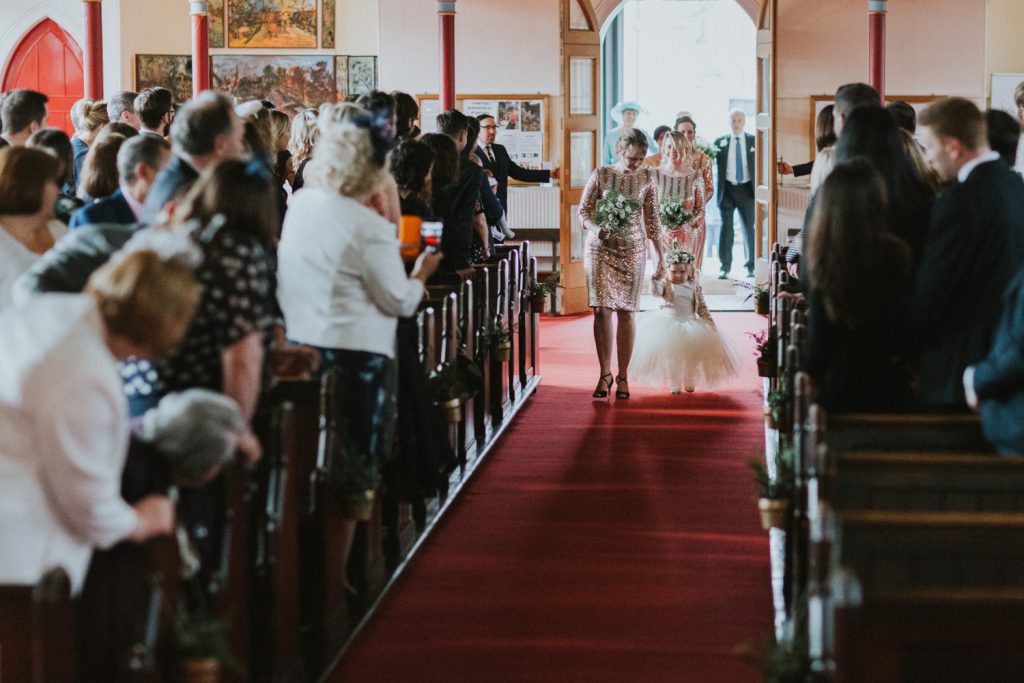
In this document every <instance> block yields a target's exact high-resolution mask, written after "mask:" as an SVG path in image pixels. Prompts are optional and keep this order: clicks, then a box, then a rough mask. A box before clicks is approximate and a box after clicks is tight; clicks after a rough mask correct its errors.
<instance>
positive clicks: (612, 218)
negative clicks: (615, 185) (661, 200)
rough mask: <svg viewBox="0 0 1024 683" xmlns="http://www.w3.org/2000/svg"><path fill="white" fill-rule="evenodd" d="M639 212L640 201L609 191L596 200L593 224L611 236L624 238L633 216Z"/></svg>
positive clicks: (615, 191)
mask: <svg viewBox="0 0 1024 683" xmlns="http://www.w3.org/2000/svg"><path fill="white" fill-rule="evenodd" d="M639 210H640V200H638V199H631V198H629V197H626V196H624V195H623V194H622V193H621V192H618V191H617V190H609V191H608V194H606V195H605V196H604V197H602V198H601V199H598V200H597V208H596V210H595V211H594V222H595V223H597V224H598V225H600V226H601V227H602V228H605V229H606V230H608V231H610V232H611V233H612V234H613V235H619V236H624V235H626V234H627V233H628V231H629V224H630V220H631V219H632V218H633V214H634V213H636V212H637V211H639Z"/></svg>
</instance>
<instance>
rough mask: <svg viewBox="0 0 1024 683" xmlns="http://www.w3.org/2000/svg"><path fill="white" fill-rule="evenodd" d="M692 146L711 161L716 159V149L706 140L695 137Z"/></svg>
mask: <svg viewBox="0 0 1024 683" xmlns="http://www.w3.org/2000/svg"><path fill="white" fill-rule="evenodd" d="M693 145H694V147H696V148H697V149H699V150H700V151H701V152H704V154H706V155H708V156H709V157H711V158H712V159H714V158H716V157H718V148H717V147H715V146H714V145H713V144H711V143H710V142H709V141H708V139H707V138H702V137H697V138H696V139H695V140H694V141H693Z"/></svg>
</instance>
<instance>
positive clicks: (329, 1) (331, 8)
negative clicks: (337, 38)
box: [320, 0, 338, 49]
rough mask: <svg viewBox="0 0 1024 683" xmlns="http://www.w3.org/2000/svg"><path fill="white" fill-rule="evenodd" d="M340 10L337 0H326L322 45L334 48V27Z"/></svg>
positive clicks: (321, 32) (321, 29) (321, 28)
mask: <svg viewBox="0 0 1024 683" xmlns="http://www.w3.org/2000/svg"><path fill="white" fill-rule="evenodd" d="M337 16H338V11H337V4H336V2H335V0H324V7H323V17H324V18H323V21H322V24H323V25H322V26H321V27H320V47H324V48H329V49H334V29H335V25H334V24H335V21H336V20H337Z"/></svg>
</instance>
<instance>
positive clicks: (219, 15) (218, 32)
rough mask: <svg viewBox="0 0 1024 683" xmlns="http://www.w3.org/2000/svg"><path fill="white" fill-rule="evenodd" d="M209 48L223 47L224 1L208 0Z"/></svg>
mask: <svg viewBox="0 0 1024 683" xmlns="http://www.w3.org/2000/svg"><path fill="white" fill-rule="evenodd" d="M210 47H224V0H210Z"/></svg>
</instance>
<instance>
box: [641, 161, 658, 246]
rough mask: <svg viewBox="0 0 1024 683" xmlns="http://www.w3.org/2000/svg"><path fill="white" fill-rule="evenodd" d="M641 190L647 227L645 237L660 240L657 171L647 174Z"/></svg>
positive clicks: (645, 225)
mask: <svg viewBox="0 0 1024 683" xmlns="http://www.w3.org/2000/svg"><path fill="white" fill-rule="evenodd" d="M643 192H644V195H643V210H644V227H646V228H647V238H648V239H652V240H661V213H660V212H659V210H658V208H659V207H658V174H657V173H651V174H650V175H649V177H648V181H647V184H646V185H645V187H644V190H643Z"/></svg>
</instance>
